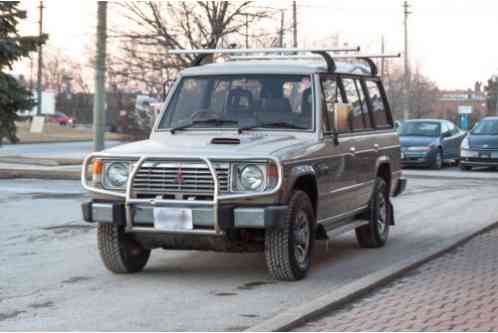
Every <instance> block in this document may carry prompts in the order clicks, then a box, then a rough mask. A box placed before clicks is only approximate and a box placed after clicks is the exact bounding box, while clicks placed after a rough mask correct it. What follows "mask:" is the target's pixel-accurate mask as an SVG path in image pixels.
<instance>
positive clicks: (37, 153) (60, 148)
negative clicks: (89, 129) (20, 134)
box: [0, 141, 120, 159]
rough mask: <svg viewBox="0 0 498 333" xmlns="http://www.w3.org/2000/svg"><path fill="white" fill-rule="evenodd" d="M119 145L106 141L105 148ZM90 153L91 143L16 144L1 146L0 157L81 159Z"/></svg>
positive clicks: (115, 142) (117, 142) (116, 142)
mask: <svg viewBox="0 0 498 333" xmlns="http://www.w3.org/2000/svg"><path fill="white" fill-rule="evenodd" d="M119 144H120V142H119V141H107V142H106V148H111V147H114V146H117V145H119ZM92 151H93V143H92V142H91V141H87V142H64V143H35V144H18V145H3V146H1V147H0V157H1V156H13V155H17V156H22V157H48V158H70V159H83V158H84V157H85V156H86V155H87V154H89V153H91V152H92Z"/></svg>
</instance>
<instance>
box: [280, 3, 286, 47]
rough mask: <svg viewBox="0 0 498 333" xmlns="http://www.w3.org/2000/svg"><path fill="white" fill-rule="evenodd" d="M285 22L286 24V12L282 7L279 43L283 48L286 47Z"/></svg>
mask: <svg viewBox="0 0 498 333" xmlns="http://www.w3.org/2000/svg"><path fill="white" fill-rule="evenodd" d="M284 24H285V12H284V10H283V9H282V10H281V11H280V43H279V47H280V48H281V49H283V48H284Z"/></svg>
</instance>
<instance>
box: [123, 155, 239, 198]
mask: <svg viewBox="0 0 498 333" xmlns="http://www.w3.org/2000/svg"><path fill="white" fill-rule="evenodd" d="M213 166H214V168H215V170H216V174H217V177H218V182H219V187H220V192H222V193H223V192H228V191H229V186H230V179H229V174H230V172H229V164H228V163H226V164H216V163H214V164H213ZM132 190H133V193H134V194H135V195H140V194H145V195H150V194H153V195H167V194H178V193H182V194H187V195H188V194H192V195H213V192H214V182H213V178H212V175H211V172H210V171H209V168H208V166H207V165H206V164H204V163H199V162H183V161H182V162H173V163H172V162H160V161H150V162H149V161H146V162H145V163H143V164H142V166H141V167H140V169H139V170H138V171H137V173H136V174H135V177H134V178H133V186H132Z"/></svg>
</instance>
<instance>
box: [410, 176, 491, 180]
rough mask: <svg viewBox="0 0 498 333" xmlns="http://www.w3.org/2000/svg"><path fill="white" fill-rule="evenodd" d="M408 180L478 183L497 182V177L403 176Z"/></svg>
mask: <svg viewBox="0 0 498 333" xmlns="http://www.w3.org/2000/svg"><path fill="white" fill-rule="evenodd" d="M405 176H406V178H408V179H410V178H413V179H444V180H462V179H463V180H480V181H498V177H477V176H473V177H472V176H469V177H451V176H435V175H405Z"/></svg>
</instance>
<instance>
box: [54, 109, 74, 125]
mask: <svg viewBox="0 0 498 333" xmlns="http://www.w3.org/2000/svg"><path fill="white" fill-rule="evenodd" d="M48 122H49V123H53V124H58V125H60V126H70V127H73V126H74V125H75V124H74V118H72V117H69V116H67V115H66V114H65V113H63V112H60V111H56V112H55V113H54V114H53V115H49V116H48Z"/></svg>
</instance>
